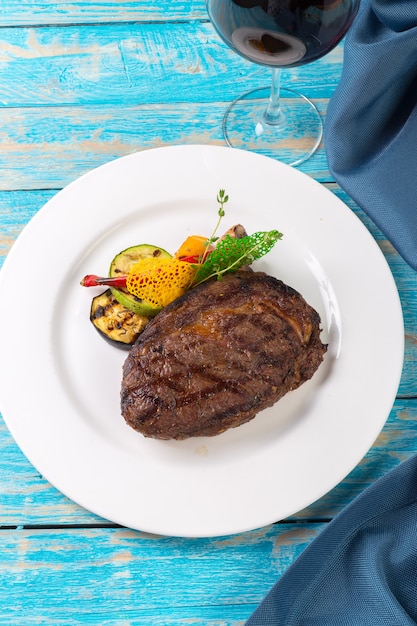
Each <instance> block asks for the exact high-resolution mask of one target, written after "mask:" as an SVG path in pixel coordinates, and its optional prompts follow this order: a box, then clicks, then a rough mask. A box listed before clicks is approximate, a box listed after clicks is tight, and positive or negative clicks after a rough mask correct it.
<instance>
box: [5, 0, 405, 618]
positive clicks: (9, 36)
mask: <svg viewBox="0 0 417 626" xmlns="http://www.w3.org/2000/svg"><path fill="white" fill-rule="evenodd" d="M0 13H1V15H0V79H1V80H0V142H1V150H0V265H1V264H2V262H3V260H4V258H5V256H6V255H7V253H8V251H9V250H10V248H11V246H12V245H13V242H14V241H15V239H16V237H17V236H18V234H19V233H20V231H21V230H22V229H23V227H24V226H25V224H27V223H28V221H29V220H30V219H31V218H32V216H33V215H35V214H36V212H37V211H38V210H39V209H40V208H41V207H42V206H43V204H44V203H45V202H47V201H48V200H49V199H50V198H51V197H52V196H53V195H54V194H55V193H56V192H57V191H59V189H61V188H62V187H63V186H65V185H66V184H68V183H70V182H71V181H73V180H74V179H76V178H77V177H78V176H80V175H81V174H84V173H85V172H87V171H89V170H91V169H92V168H94V167H97V166H98V165H101V164H102V163H104V162H106V161H109V160H111V159H113V158H117V157H119V156H123V155H125V154H129V153H131V152H134V151H136V150H144V149H147V148H151V147H155V146H162V145H169V144H175V143H214V144H222V143H223V139H222V136H221V118H222V114H223V112H224V109H225V107H226V105H227V104H228V102H229V101H230V100H231V99H232V98H234V97H235V96H236V95H237V94H238V93H240V92H241V91H243V90H244V89H251V88H252V87H255V86H257V85H258V83H260V82H262V83H264V84H267V83H268V81H269V72H268V70H266V69H264V68H258V67H256V66H253V65H251V64H249V63H247V62H246V61H244V60H243V59H241V58H240V57H238V56H237V55H234V54H233V53H232V52H231V51H230V50H228V49H227V48H226V46H225V45H224V44H223V43H222V42H221V41H220V40H219V38H218V37H217V36H216V35H215V33H214V31H213V29H212V27H211V25H210V24H209V23H208V20H207V15H206V11H205V5H204V2H203V0H189V1H188V2H187V1H181V0H176V1H175V2H172V1H171V0H120V1H118V0H113V1H112V0H108V1H106V0H96V1H95V2H87V1H86V0H74V1H72V2H71V1H66V0H58V1H56V2H54V3H51V2H50V1H49V0H4V1H3V2H2V10H1V12H0ZM342 55H343V46H339V47H338V48H337V49H336V50H335V51H333V52H332V53H331V54H330V55H328V57H325V58H324V59H322V60H321V61H320V62H318V63H315V64H312V65H311V66H306V67H305V68H299V69H297V70H295V71H292V72H286V73H285V76H284V82H287V81H288V82H291V83H293V84H294V85H297V87H299V88H300V89H301V90H303V91H304V92H306V93H308V94H309V95H310V96H311V97H313V98H314V100H315V101H316V103H317V105H318V107H319V109H320V112H321V114H322V115H323V117H325V112H326V106H327V102H328V99H329V97H330V96H331V94H332V92H333V90H334V88H335V86H336V84H337V82H338V79H339V76H340V70H341V63H342ZM289 149H290V150H291V147H290V148H289ZM301 169H302V170H303V171H304V172H306V173H307V174H309V175H311V176H313V177H314V178H315V179H316V180H318V181H320V182H322V183H324V184H325V185H326V186H327V187H328V188H329V189H331V190H332V191H333V192H334V193H335V194H336V195H338V196H339V197H340V198H341V199H342V200H343V201H344V202H345V203H347V204H348V205H349V206H350V207H351V208H352V210H353V211H354V212H355V213H357V215H358V216H359V218H360V219H361V220H362V221H363V222H364V224H365V225H366V227H367V228H368V229H369V230H370V232H371V233H372V235H373V236H374V237H375V239H376V240H377V242H378V245H379V246H380V248H381V250H382V252H383V253H384V255H385V257H386V259H387V261H388V263H389V265H390V267H391V269H392V272H393V274H394V277H395V280H396V283H397V286H398V289H399V293H400V297H401V302H402V305H403V311H404V319H405V329H406V349H405V362H404V370H403V376H402V379H401V383H400V388H399V391H398V399H397V400H396V402H395V404H394V407H393V409H392V411H391V414H390V416H389V419H388V421H387V423H386V425H385V427H384V429H383V431H382V433H381V434H380V436H379V437H378V439H377V441H376V442H375V444H374V446H373V447H372V449H371V450H370V451H369V452H368V454H367V455H366V456H365V458H364V459H363V460H362V462H361V463H360V464H359V465H358V466H357V467H356V468H355V469H354V470H353V471H352V472H351V473H350V475H349V476H348V477H347V478H346V479H345V480H343V481H342V482H341V483H340V484H339V485H338V486H337V487H335V488H334V489H333V490H332V491H331V492H330V493H329V494H327V495H326V496H324V497H323V498H321V499H320V500H319V501H318V502H316V503H314V504H312V505H311V506H310V507H308V508H307V509H305V510H304V511H300V512H299V513H298V514H297V515H295V516H294V517H293V518H291V519H288V520H285V521H284V522H283V523H280V524H276V525H274V526H270V527H267V528H264V529H260V530H257V531H253V532H249V533H244V534H241V535H237V536H234V537H224V538H218V539H211V540H210V539H205V540H203V539H199V540H186V539H176V538H166V537H156V536H151V535H146V534H144V533H137V532H133V531H129V530H125V529H120V528H114V527H111V525H108V524H107V523H106V521H105V520H102V519H100V518H98V517H96V516H95V515H93V514H91V513H89V512H88V511H85V510H84V509H82V508H80V507H79V506H77V505H76V504H74V503H73V502H71V501H69V500H68V499H67V498H66V497H65V496H63V495H62V494H61V493H59V492H58V491H57V490H56V489H55V488H54V487H52V486H51V485H50V484H49V483H48V482H47V481H46V480H45V479H44V478H43V477H42V476H40V475H39V474H38V472H37V471H36V470H35V469H34V468H33V466H32V465H31V464H30V463H29V461H28V460H27V459H26V458H25V457H24V455H23V454H22V453H21V452H20V450H19V448H18V447H17V445H16V444H15V442H14V441H13V439H12V437H11V435H10V433H9V432H8V430H7V428H6V426H5V425H4V422H3V421H2V420H1V418H0V583H1V584H0V624H7V625H10V624H13V625H22V626H23V625H24V626H27V625H28V626H30V625H31V624H39V623H41V624H51V625H52V624H53V625H58V624H97V625H100V626H106V625H108V624H112V625H113V624H118V625H119V624H120V625H128V624H129V625H130V624H136V625H141V626H142V625H143V626H148V625H149V624H156V625H159V626H163V625H176V626H179V625H186V624H194V625H197V626H238V625H239V626H241V625H243V624H244V622H245V620H246V618H247V617H248V616H249V614H250V613H251V612H252V611H253V609H254V608H255V606H256V605H257V603H258V602H259V601H260V600H261V598H262V597H263V595H264V594H265V593H266V591H267V590H268V589H269V587H270V586H271V585H272V584H273V583H274V582H275V580H276V579H277V578H278V577H279V576H280V575H281V574H282V573H283V572H284V571H285V569H286V568H287V567H288V566H289V565H290V563H291V562H292V561H293V560H294V559H295V558H296V556H297V555H298V554H300V552H301V551H302V550H303V549H304V547H305V546H306V545H308V543H309V542H310V541H311V540H312V539H313V538H314V537H315V536H316V534H317V533H318V532H320V530H321V529H322V528H323V527H324V526H325V524H326V523H327V521H328V520H329V519H331V518H332V517H333V516H334V515H335V514H337V513H338V512H339V511H340V510H341V509H342V508H343V507H344V506H346V504H348V503H349V502H350V501H351V500H352V499H353V498H354V497H355V496H356V495H357V494H359V493H360V492H361V491H362V490H363V489H364V488H365V487H366V486H368V485H369V484H371V483H372V482H373V481H375V480H376V479H377V478H378V477H379V476H381V475H383V474H384V473H386V472H387V471H388V470H389V469H390V468H392V467H394V466H395V465H396V464H398V463H399V462H400V461H401V460H403V459H406V458H407V457H409V456H410V455H412V454H414V452H415V450H416V449H417V289H416V276H415V272H413V271H412V270H411V269H410V268H409V267H408V266H407V265H406V263H405V262H404V261H403V260H402V259H401V258H400V257H399V255H398V254H397V253H396V251H395V250H394V249H393V248H392V246H391V245H390V244H389V243H388V242H387V241H386V239H385V237H384V236H383V235H382V233H381V232H380V231H379V230H378V229H377V228H376V226H375V225H374V224H373V223H372V222H371V221H370V220H369V218H367V216H366V215H365V214H364V213H363V212H362V211H361V210H360V208H359V207H358V206H357V205H356V204H355V203H354V202H353V201H352V200H351V199H350V198H348V197H347V196H346V194H344V193H343V192H342V191H341V190H340V189H339V188H338V186H337V185H336V184H335V183H334V181H333V180H332V178H331V176H330V174H329V172H328V168H327V162H326V158H325V154H324V150H323V147H321V149H320V150H319V152H318V153H317V155H315V156H314V157H313V158H312V159H311V160H310V161H307V162H306V164H304V165H303V166H302V167H301ZM352 254H354V242H352ZM347 262H348V260H347ZM352 280H355V277H352ZM41 297H47V294H45V292H43V293H42V295H41ZM18 304H21V303H7V302H1V303H0V306H9V307H10V311H11V313H10V315H11V324H12V319H13V307H14V306H17V305H18ZM21 305H22V306H24V305H25V303H24V293H22V304H21ZM3 331H4V329H2V331H1V332H3ZM6 331H7V329H6ZM16 349H19V350H24V332H23V334H22V335H21V339H19V340H17V341H16ZM0 358H1V355H0ZM365 418H366V416H364V419H365ZM55 526H58V528H53V527H55ZM97 526H98V527H97Z"/></svg>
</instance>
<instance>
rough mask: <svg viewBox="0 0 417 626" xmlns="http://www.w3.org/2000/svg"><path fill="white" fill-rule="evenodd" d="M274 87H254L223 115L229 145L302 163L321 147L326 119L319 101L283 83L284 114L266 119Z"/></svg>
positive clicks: (298, 163) (284, 160)
mask: <svg viewBox="0 0 417 626" xmlns="http://www.w3.org/2000/svg"><path fill="white" fill-rule="evenodd" d="M270 91H271V89H270V87H261V88H258V89H253V90H251V91H248V92H247V93H245V94H243V95H242V96H239V98H236V100H234V101H233V102H232V103H231V105H230V106H229V107H228V109H227V110H226V113H225V115H224V118H223V134H224V138H225V140H226V143H227V145H229V146H230V147H232V148H241V149H246V150H251V151H252V152H259V153H260V154H264V155H266V156H269V157H273V158H275V159H278V160H279V161H282V162H283V163H286V164H287V165H300V164H301V163H303V162H304V161H306V160H307V159H308V158H309V157H311V155H312V154H314V152H315V151H316V150H317V148H318V146H319V145H320V141H321V139H322V136H323V122H322V120H321V117H320V114H319V112H318V111H317V109H316V107H315V105H314V104H313V103H312V102H311V101H310V100H309V99H308V98H306V97H305V96H303V95H302V94H298V93H297V92H295V91H293V90H292V89H288V88H285V87H281V89H280V92H279V99H280V108H281V113H282V116H281V118H280V119H279V120H275V121H274V123H273V124H270V123H267V122H266V121H265V119H264V113H265V111H266V107H267V104H268V102H269V97H270Z"/></svg>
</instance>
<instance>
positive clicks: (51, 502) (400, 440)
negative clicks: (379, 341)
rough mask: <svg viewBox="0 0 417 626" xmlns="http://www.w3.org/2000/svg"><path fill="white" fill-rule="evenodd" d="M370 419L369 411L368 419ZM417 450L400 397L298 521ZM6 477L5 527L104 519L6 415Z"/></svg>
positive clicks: (1, 438)
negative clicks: (359, 455) (348, 468)
mask: <svg viewBox="0 0 417 626" xmlns="http://www.w3.org/2000/svg"><path fill="white" fill-rule="evenodd" d="M366 418H367V416H366V415H364V416H363V419H364V420H366ZM335 419H336V418H335ZM416 450H417V399H413V400H397V401H396V402H395V404H394V407H393V410H392V411H391V414H390V416H389V418H388V420H387V423H386V425H385V427H384V429H383V430H382V432H381V434H380V435H379V437H378V439H377V441H376V442H375V445H374V446H373V448H372V449H371V450H370V451H369V452H368V453H367V455H366V456H365V457H364V459H363V460H362V461H361V462H360V463H359V465H358V467H356V468H355V469H354V470H353V471H352V472H351V473H350V474H349V476H347V477H346V479H345V480H343V481H342V482H341V483H340V484H339V485H338V486H337V487H335V488H334V489H333V490H332V491H331V492H330V493H329V494H327V495H326V496H324V497H323V498H321V499H320V500H319V501H318V502H316V503H314V504H313V505H312V506H310V507H308V508H307V509H306V510H304V511H302V512H300V513H298V514H296V515H294V519H296V520H299V519H302V520H306V519H317V520H326V519H329V518H331V517H333V516H334V515H335V514H336V513H338V512H339V511H340V510H341V509H342V508H343V507H344V506H345V505H346V504H348V503H349V502H350V501H351V500H352V499H353V498H354V497H355V496H356V495H358V494H359V493H360V492H361V491H363V489H364V488H365V487H367V486H368V485H370V484H371V483H372V482H374V481H375V480H376V479H377V478H379V477H380V476H383V475H384V474H385V473H386V472H387V471H389V470H390V469H391V468H393V467H394V466H395V465H397V464H398V463H399V462H401V461H402V460H405V459H407V458H409V457H410V456H412V455H413V454H415V451H416ZM74 462H75V461H74ZM0 475H1V476H2V481H1V482H0V503H1V506H0V527H1V526H21V525H28V524H29V525H33V524H97V523H101V522H103V520H101V519H100V518H99V517H97V516H95V515H93V514H90V513H89V512H88V511H85V510H84V509H82V508H81V507H78V506H77V505H76V504H74V503H73V502H71V501H70V500H68V499H67V498H66V497H65V496H63V495H62V494H61V493H60V492H59V491H57V490H56V489H55V488H54V487H52V486H51V485H50V484H49V483H48V482H47V481H46V480H45V479H44V478H43V477H42V476H41V475H40V474H39V473H38V472H37V471H36V469H35V468H33V466H32V465H31V464H30V463H29V461H28V460H27V459H26V458H25V457H24V455H23V454H22V452H21V451H20V450H19V448H18V447H17V445H16V443H15V442H14V441H13V439H12V437H11V435H10V433H9V432H8V430H7V428H6V426H5V425H4V423H3V421H2V420H1V416H0Z"/></svg>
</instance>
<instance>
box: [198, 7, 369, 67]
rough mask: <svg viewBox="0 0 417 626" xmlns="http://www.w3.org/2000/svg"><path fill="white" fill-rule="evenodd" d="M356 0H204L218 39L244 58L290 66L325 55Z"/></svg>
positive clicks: (349, 20)
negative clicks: (218, 36)
mask: <svg viewBox="0 0 417 626" xmlns="http://www.w3.org/2000/svg"><path fill="white" fill-rule="evenodd" d="M357 7H358V2H357V0H316V1H314V0H207V9H208V13H209V16H210V20H211V22H212V24H213V26H214V27H215V29H216V30H217V32H218V33H219V35H220V36H221V37H222V39H223V40H224V41H225V42H226V43H227V45H228V46H230V47H231V48H232V49H233V50H235V51H236V52H237V53H238V54H240V55H241V56H243V57H245V58H246V59H248V60H249V61H255V62H256V63H260V64H261V65H268V66H273V67H294V66H296V65H303V64H304V63H310V62H311V61H314V60H315V59H318V58H320V57H322V56H324V55H325V54H327V53H328V52H329V51H330V50H331V49H332V48H334V47H335V46H336V45H337V44H338V43H339V41H340V40H341V39H342V38H343V36H344V35H345V34H346V32H347V30H348V29H349V27H350V25H351V23H352V21H353V18H354V16H355V14H356V11H357Z"/></svg>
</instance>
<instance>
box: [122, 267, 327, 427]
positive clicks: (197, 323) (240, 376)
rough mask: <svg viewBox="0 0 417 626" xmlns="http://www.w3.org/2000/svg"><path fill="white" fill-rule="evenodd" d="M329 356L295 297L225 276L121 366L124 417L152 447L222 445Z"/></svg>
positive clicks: (272, 282)
mask: <svg viewBox="0 0 417 626" xmlns="http://www.w3.org/2000/svg"><path fill="white" fill-rule="evenodd" d="M326 348H327V347H326V346H325V345H323V344H322V342H321V341H320V318H319V315H318V313H317V312H316V311H315V310H314V309H313V308H312V307H311V306H309V305H308V304H307V303H306V301H305V300H304V298H302V296H301V295H300V294H299V293H298V292H297V291H295V290H294V289H292V288H291V287H288V286H287V285H285V284H284V283H283V282H282V281H279V280H277V279H275V278H273V277H271V276H268V275H267V274H264V273H262V272H247V271H239V272H236V273H234V274H229V275H227V276H225V277H224V278H223V279H222V280H220V281H218V280H212V281H209V282H207V283H204V284H202V285H200V286H199V287H196V288H195V289H192V290H190V291H188V292H187V293H186V294H185V295H184V296H182V297H181V298H178V299H177V300H175V301H174V302H173V303H171V304H170V305H169V306H168V307H166V308H165V309H164V310H163V311H161V313H159V314H158V315H157V316H156V317H155V318H154V319H153V320H152V321H151V322H150V323H149V324H148V325H147V326H146V328H145V330H144V331H143V333H142V334H141V335H140V336H139V338H138V340H137V342H136V343H135V345H134V346H133V348H132V349H131V351H130V353H129V355H128V357H127V359H126V361H125V364H124V366H123V380H122V389H121V409H122V415H123V416H124V418H125V420H126V422H127V423H128V424H129V425H130V426H132V427H133V428H134V429H135V430H137V431H139V432H141V433H142V434H144V435H145V436H147V437H154V438H159V439H185V438H187V437H192V436H201V435H206V436H208V435H216V434H219V433H221V432H223V431H224V430H226V429H228V428H232V427H235V426H239V425H240V424H243V423H244V422H247V421H249V420H251V419H252V418H253V417H255V415H256V414H257V413H258V412H259V411H260V410H262V409H264V408H266V407H268V406H272V405H273V404H274V403H275V402H276V401H277V400H279V398H281V397H282V396H283V395H284V394H285V393H287V392H288V391H291V390H292V389H296V388H297V387H299V386H300V385H301V384H302V383H303V382H305V381H306V380H308V379H309V378H311V376H312V375H313V374H314V372H315V371H316V370H317V368H318V366H319V365H320V363H321V361H322V359H323V355H324V353H325V352H326Z"/></svg>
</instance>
